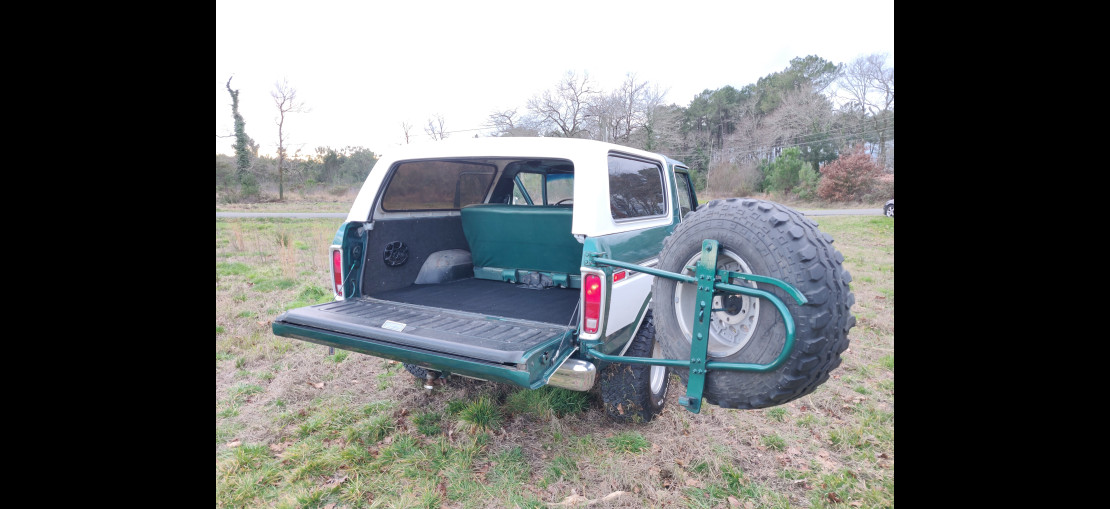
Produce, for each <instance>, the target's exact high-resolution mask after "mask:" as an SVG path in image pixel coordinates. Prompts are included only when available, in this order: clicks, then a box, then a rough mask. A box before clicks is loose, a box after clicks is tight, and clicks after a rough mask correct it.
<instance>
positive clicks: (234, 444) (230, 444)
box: [226, 438, 243, 447]
mask: <svg viewBox="0 0 1110 509" xmlns="http://www.w3.org/2000/svg"><path fill="white" fill-rule="evenodd" d="M242 444H243V443H242V442H240V441H239V439H238V438H236V439H235V440H232V441H230V442H228V443H227V444H226V445H227V446H228V447H239V446H240V445H242Z"/></svg>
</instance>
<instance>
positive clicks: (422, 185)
mask: <svg viewBox="0 0 1110 509" xmlns="http://www.w3.org/2000/svg"><path fill="white" fill-rule="evenodd" d="M495 171H496V168H495V167H494V166H492V165H488V164H479V163H469V162H463V161H411V162H403V163H399V164H397V166H396V167H395V168H394V169H393V173H392V175H391V176H390V180H389V183H388V186H389V187H387V188H386V190H385V193H384V195H383V196H382V209H384V210H388V211H390V212H393V211H410V210H459V209H460V208H462V207H464V206H466V205H470V204H474V203H482V201H483V200H484V199H485V197H486V193H487V192H488V191H489V188H490V186H491V185H492V184H493V175H494V173H495Z"/></svg>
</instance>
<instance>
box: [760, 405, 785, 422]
mask: <svg viewBox="0 0 1110 509" xmlns="http://www.w3.org/2000/svg"><path fill="white" fill-rule="evenodd" d="M764 413H765V414H767V417H769V418H771V419H772V420H776V421H778V422H782V421H784V420H786V409H785V408H783V407H775V408H770V409H768V410H767V411H766V412H764Z"/></svg>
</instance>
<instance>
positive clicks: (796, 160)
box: [761, 147, 809, 193]
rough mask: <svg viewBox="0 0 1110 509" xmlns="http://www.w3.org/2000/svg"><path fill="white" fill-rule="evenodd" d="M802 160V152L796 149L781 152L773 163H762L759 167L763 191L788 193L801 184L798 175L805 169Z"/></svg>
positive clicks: (804, 163) (805, 165)
mask: <svg viewBox="0 0 1110 509" xmlns="http://www.w3.org/2000/svg"><path fill="white" fill-rule="evenodd" d="M807 166H809V164H807V163H806V162H805V161H803V160H802V152H801V151H800V150H798V149H797V148H793V147H791V148H788V149H786V150H783V151H782V153H781V154H779V156H778V157H776V158H775V160H774V161H773V162H769V163H768V162H764V164H763V165H761V170H763V175H764V181H763V190H764V191H769V192H779V193H789V192H791V191H793V190H794V188H795V187H797V185H798V184H799V183H800V182H801V178H800V174H801V171H802V168H803V167H807Z"/></svg>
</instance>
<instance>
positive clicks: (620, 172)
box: [609, 155, 667, 219]
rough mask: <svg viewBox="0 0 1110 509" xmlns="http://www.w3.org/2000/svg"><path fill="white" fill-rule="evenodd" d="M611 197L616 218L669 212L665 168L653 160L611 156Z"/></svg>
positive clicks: (614, 217) (630, 217)
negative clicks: (665, 193)
mask: <svg viewBox="0 0 1110 509" xmlns="http://www.w3.org/2000/svg"><path fill="white" fill-rule="evenodd" d="M609 200H610V205H611V207H610V209H611V210H612V214H613V219H633V218H637V217H649V216H658V215H662V214H664V213H666V211H667V203H666V199H665V198H664V195H663V168H662V167H661V166H659V165H658V164H657V163H653V162H650V161H644V160H640V159H631V158H628V157H623V156H618V155H610V156H609Z"/></svg>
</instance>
